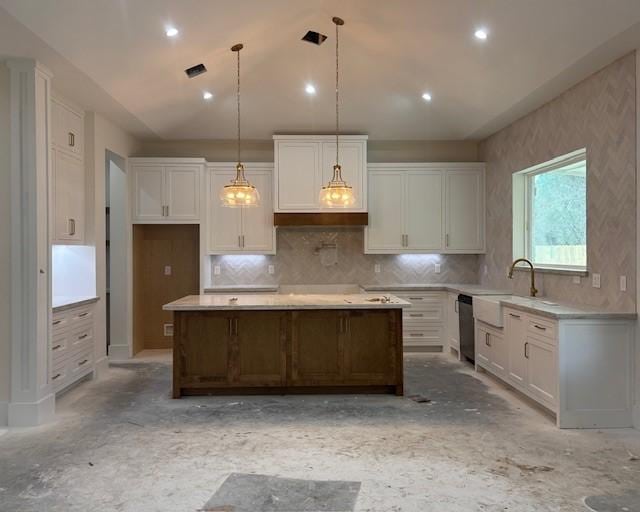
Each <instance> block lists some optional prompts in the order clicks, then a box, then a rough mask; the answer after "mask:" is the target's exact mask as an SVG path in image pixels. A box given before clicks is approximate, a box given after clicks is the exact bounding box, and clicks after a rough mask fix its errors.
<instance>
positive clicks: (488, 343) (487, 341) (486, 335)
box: [484, 332, 491, 347]
mask: <svg viewBox="0 0 640 512" xmlns="http://www.w3.org/2000/svg"><path fill="white" fill-rule="evenodd" d="M484 344H485V345H486V346H487V347H490V346H491V338H490V335H489V333H488V332H486V333H484Z"/></svg>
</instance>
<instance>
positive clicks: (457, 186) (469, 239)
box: [445, 170, 484, 252]
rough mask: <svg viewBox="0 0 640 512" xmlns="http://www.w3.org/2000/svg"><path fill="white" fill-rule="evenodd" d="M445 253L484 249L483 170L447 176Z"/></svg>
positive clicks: (458, 172)
mask: <svg viewBox="0 0 640 512" xmlns="http://www.w3.org/2000/svg"><path fill="white" fill-rule="evenodd" d="M445 208H446V214H445V219H446V237H445V238H446V240H445V250H446V251H452V252H455V251H459V252H473V251H482V250H483V249H484V174H483V172H482V170H457V171H456V170H452V171H447V172H446V201H445Z"/></svg>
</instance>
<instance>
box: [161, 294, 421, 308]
mask: <svg viewBox="0 0 640 512" xmlns="http://www.w3.org/2000/svg"><path fill="white" fill-rule="evenodd" d="M382 297H386V298H388V299H389V302H382V301H381V300H380V299H381V298H382ZM410 306H411V304H410V303H409V302H407V301H405V300H402V299H400V298H398V297H395V296H394V295H388V294H386V295H384V294H379V293H376V294H373V293H359V294H338V295H325V294H322V295H320V294H309V295H302V294H291V295H285V294H260V295H258V294H256V295H233V294H228V295H219V294H218V295H187V296H186V297H182V298H180V299H178V300H175V301H173V302H170V303H169V304H165V305H164V306H163V307H162V309H164V310H165V311H225V310H297V309H399V308H400V309H401V308H408V307H410Z"/></svg>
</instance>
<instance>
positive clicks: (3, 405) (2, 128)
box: [0, 61, 11, 425]
mask: <svg viewBox="0 0 640 512" xmlns="http://www.w3.org/2000/svg"><path fill="white" fill-rule="evenodd" d="M9 117H10V115H9V69H8V68H7V67H6V65H5V63H4V62H1V61H0V290H2V293H0V425H6V423H7V403H8V401H9V394H10V389H11V388H10V385H11V373H10V372H11V365H10V364H11V302H10V301H11V294H10V293H9V291H10V290H11V196H10V191H11V169H10V165H11V162H10V156H9V149H10V132H11V128H10V122H9Z"/></svg>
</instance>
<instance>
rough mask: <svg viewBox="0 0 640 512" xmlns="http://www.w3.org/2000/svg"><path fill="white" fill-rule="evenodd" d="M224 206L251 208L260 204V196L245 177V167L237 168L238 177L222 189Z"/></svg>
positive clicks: (239, 165) (238, 166) (240, 165)
mask: <svg viewBox="0 0 640 512" xmlns="http://www.w3.org/2000/svg"><path fill="white" fill-rule="evenodd" d="M220 201H222V206H227V207H231V208H233V207H245V208H246V207H251V206H258V205H259V204H260V194H259V193H258V189H257V188H256V187H254V186H253V185H252V184H251V183H249V181H247V179H246V178H245V176H244V166H243V165H242V164H238V165H237V166H236V177H235V179H234V180H231V183H229V184H228V185H225V186H224V187H222V190H221V191H220Z"/></svg>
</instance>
